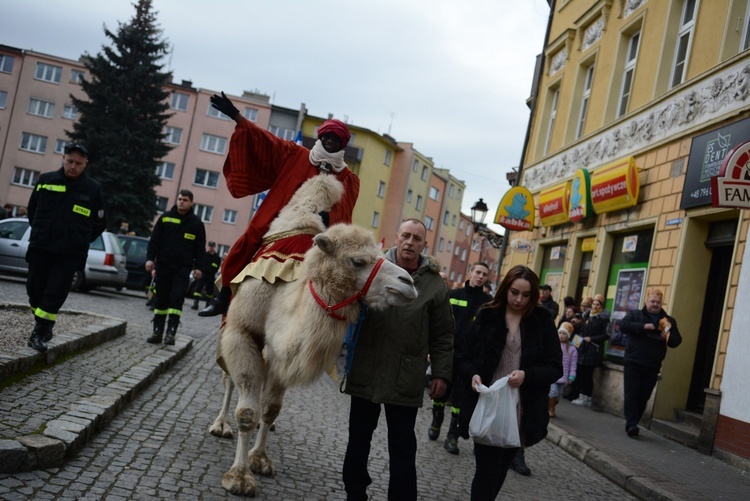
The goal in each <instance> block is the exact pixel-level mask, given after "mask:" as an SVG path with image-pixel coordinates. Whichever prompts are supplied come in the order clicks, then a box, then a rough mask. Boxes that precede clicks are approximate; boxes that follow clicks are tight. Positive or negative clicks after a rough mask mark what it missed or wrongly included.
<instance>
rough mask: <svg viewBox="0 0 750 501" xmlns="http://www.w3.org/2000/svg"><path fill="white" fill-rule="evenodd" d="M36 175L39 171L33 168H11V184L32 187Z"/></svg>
mask: <svg viewBox="0 0 750 501" xmlns="http://www.w3.org/2000/svg"><path fill="white" fill-rule="evenodd" d="M38 177H39V172H37V171H35V170H29V169H24V168H23V167H16V168H15V169H14V170H13V184H18V185H21V186H29V187H33V186H34V184H35V183H36V180H37V178H38Z"/></svg>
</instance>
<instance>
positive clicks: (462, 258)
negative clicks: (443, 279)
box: [461, 249, 466, 261]
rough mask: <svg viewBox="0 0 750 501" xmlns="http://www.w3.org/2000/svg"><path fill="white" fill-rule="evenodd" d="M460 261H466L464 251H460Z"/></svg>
mask: <svg viewBox="0 0 750 501" xmlns="http://www.w3.org/2000/svg"><path fill="white" fill-rule="evenodd" d="M461 261H466V249H462V250H461Z"/></svg>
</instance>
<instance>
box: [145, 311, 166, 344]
mask: <svg viewBox="0 0 750 501" xmlns="http://www.w3.org/2000/svg"><path fill="white" fill-rule="evenodd" d="M152 322H153V323H154V333H153V334H151V335H150V336H149V337H148V338H147V339H146V342H147V343H151V344H161V338H162V336H163V335H164V324H165V323H166V322H167V316H166V315H154V319H153V320H152Z"/></svg>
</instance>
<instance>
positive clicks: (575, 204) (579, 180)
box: [568, 169, 594, 223]
mask: <svg viewBox="0 0 750 501" xmlns="http://www.w3.org/2000/svg"><path fill="white" fill-rule="evenodd" d="M568 214H569V216H570V220H571V221H572V222H574V223H577V222H579V221H581V220H583V219H586V218H587V217H591V216H593V215H594V209H593V206H592V204H591V174H589V171H587V170H586V169H578V170H577V171H576V173H575V174H574V175H573V180H572V181H571V183H570V204H569V209H568Z"/></svg>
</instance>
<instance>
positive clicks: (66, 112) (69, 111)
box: [62, 104, 78, 120]
mask: <svg viewBox="0 0 750 501" xmlns="http://www.w3.org/2000/svg"><path fill="white" fill-rule="evenodd" d="M62 116H63V118H69V119H71V120H75V119H76V118H78V110H77V109H76V107H75V106H73V105H72V104H65V105H63V113H62Z"/></svg>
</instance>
